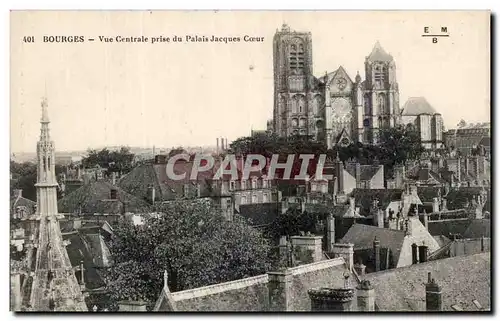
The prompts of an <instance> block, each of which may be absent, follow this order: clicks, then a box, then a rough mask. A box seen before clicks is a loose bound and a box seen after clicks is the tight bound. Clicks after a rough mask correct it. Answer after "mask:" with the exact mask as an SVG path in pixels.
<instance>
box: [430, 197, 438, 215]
mask: <svg viewBox="0 0 500 321" xmlns="http://www.w3.org/2000/svg"><path fill="white" fill-rule="evenodd" d="M432 212H433V213H437V212H439V198H437V197H434V198H433V199H432Z"/></svg>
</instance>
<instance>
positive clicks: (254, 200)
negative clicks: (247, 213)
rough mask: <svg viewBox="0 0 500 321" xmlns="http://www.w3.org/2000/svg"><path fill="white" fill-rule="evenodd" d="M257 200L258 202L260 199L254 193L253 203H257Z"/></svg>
mask: <svg viewBox="0 0 500 321" xmlns="http://www.w3.org/2000/svg"><path fill="white" fill-rule="evenodd" d="M257 202H258V201H257V195H255V194H253V195H252V203H253V204H255V203H257Z"/></svg>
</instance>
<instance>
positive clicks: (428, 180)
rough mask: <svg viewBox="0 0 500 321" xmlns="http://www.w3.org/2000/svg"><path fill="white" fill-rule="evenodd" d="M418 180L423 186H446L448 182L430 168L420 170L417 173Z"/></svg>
mask: <svg viewBox="0 0 500 321" xmlns="http://www.w3.org/2000/svg"><path fill="white" fill-rule="evenodd" d="M417 180H418V181H419V183H421V184H429V185H430V184H446V181H445V180H444V179H442V178H441V177H439V174H437V173H435V172H433V171H432V170H430V169H429V168H422V167H421V168H420V169H419V171H418V173H417Z"/></svg>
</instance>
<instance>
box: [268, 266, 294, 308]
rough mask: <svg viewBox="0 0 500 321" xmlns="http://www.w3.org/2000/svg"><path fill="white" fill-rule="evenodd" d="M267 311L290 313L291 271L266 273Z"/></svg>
mask: <svg viewBox="0 0 500 321" xmlns="http://www.w3.org/2000/svg"><path fill="white" fill-rule="evenodd" d="M267 275H268V280H269V281H268V283H267V286H268V290H269V310H270V311H290V310H291V294H292V279H293V274H292V271H290V270H288V269H286V270H284V271H280V272H268V273H267Z"/></svg>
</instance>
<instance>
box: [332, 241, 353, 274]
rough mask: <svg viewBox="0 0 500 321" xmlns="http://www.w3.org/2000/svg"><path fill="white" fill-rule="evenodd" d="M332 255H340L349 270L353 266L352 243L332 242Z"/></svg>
mask: <svg viewBox="0 0 500 321" xmlns="http://www.w3.org/2000/svg"><path fill="white" fill-rule="evenodd" d="M332 254H333V257H334V258H336V257H342V258H344V261H345V263H346V265H347V268H348V269H349V271H352V269H353V267H354V244H340V243H335V244H333V249H332Z"/></svg>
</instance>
